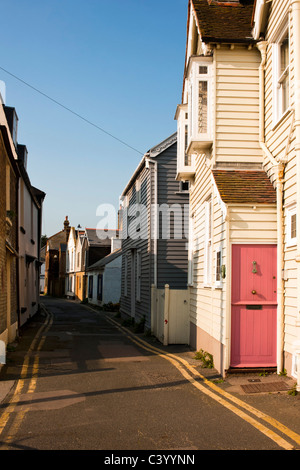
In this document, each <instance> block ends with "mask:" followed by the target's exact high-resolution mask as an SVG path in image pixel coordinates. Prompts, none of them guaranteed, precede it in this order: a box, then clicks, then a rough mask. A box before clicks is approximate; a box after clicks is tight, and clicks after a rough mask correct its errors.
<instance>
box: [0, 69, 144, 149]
mask: <svg viewBox="0 0 300 470" xmlns="http://www.w3.org/2000/svg"><path fill="white" fill-rule="evenodd" d="M0 69H1V70H3V72H5V73H7V74H8V75H11V76H12V77H14V78H15V79H16V80H18V81H19V82H21V83H23V84H24V85H26V86H28V87H29V88H31V89H32V90H34V91H36V92H37V93H39V94H40V95H42V96H44V97H45V98H47V99H48V100H50V101H52V102H53V103H55V104H57V105H58V106H60V107H61V108H63V109H65V110H66V111H68V112H69V113H72V114H74V116H77V117H78V118H79V119H82V120H83V121H85V122H86V123H87V124H90V125H91V126H93V127H95V128H96V129H98V130H100V131H101V132H104V134H107V135H108V136H110V137H112V138H113V139H115V140H117V141H118V142H120V143H121V144H123V145H125V146H126V147H128V148H130V149H131V150H134V151H135V152H137V153H139V154H140V155H144V154H143V153H142V152H140V150H137V149H136V148H134V147H132V146H131V145H129V144H127V143H126V142H124V141H123V140H121V139H119V138H118V137H116V136H114V135H113V134H111V133H110V132H107V131H106V130H105V129H103V128H102V127H99V126H98V125H97V124H95V123H93V122H91V121H89V120H88V119H86V118H85V117H83V116H81V115H80V114H78V113H76V111H73V110H72V109H70V108H68V107H67V106H65V105H64V104H62V103H60V102H59V101H57V100H55V99H54V98H51V96H49V95H47V94H46V93H44V92H43V91H41V90H38V89H37V88H35V87H34V86H32V85H30V84H29V83H27V82H25V80H23V79H22V78H19V77H17V76H16V75H14V74H13V73H11V72H9V71H8V70H6V69H4V68H3V67H1V66H0Z"/></svg>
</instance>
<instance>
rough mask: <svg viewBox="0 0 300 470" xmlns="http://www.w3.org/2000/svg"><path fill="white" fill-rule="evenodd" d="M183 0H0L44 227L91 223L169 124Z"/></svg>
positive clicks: (6, 65) (10, 101) (12, 96)
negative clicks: (43, 195)
mask: <svg viewBox="0 0 300 470" xmlns="http://www.w3.org/2000/svg"><path fill="white" fill-rule="evenodd" d="M187 4H188V0H151V1H148V0H115V1H112V0H86V1H84V2H83V1H78V0H44V1H40V0H27V1H25V0H14V1H12V2H7V1H0V5H1V13H2V15H1V16H2V21H1V28H0V41H1V53H0V57H1V60H0V67H2V68H3V69H5V70H7V71H9V72H10V73H11V74H13V75H15V76H16V77H19V78H20V79H22V80H24V81H25V82H26V83H28V84H30V85H31V86H33V87H35V88H36V89H38V90H40V91H41V92H43V93H45V94H46V95H48V96H49V97H51V98H52V99H54V100H56V101H57V102H59V103H61V104H62V105H63V106H65V107H67V108H70V109H71V110H73V111H74V112H75V113H78V114H79V115H80V116H82V117H83V118H84V119H87V120H89V121H90V122H92V123H93V124H95V125H96V126H99V127H100V128H102V129H104V130H105V131H106V132H108V133H110V134H112V135H113V136H115V137H116V138H117V139H120V140H122V141H124V142H126V143H127V144H128V145H129V146H130V147H133V149H131V148H129V147H127V146H125V145H123V144H122V143H120V142H119V141H118V140H116V139H114V138H112V137H110V136H109V135H107V134H105V133H103V132H101V131H100V130H99V129H97V128H95V127H93V126H92V125H90V124H88V123H86V122H85V121H83V120H82V119H80V118H78V117H77V116H75V115H74V114H72V113H70V112H68V111H67V110H65V109H63V108H62V107H60V106H58V105H57V104H55V103H54V102H53V101H50V100H49V99H47V98H46V97H45V96H43V95H41V94H39V93H37V92H36V91H34V90H33V89H32V88H29V87H28V86H26V85H24V84H23V83H21V82H20V81H18V80H17V79H16V78H14V77H12V76H11V75H9V74H7V73H5V72H4V71H3V70H1V69H0V80H2V81H4V82H5V84H6V104H7V105H8V106H14V107H15V108H16V110H17V114H18V117H19V130H18V141H19V143H21V144H25V145H26V146H27V148H28V173H29V176H30V179H31V183H32V184H33V185H34V186H37V187H38V188H39V189H41V190H43V191H45V192H46V194H47V195H46V199H45V203H44V215H43V233H44V234H47V235H48V236H50V235H52V234H54V233H56V232H57V231H59V230H61V228H62V224H63V220H64V218H65V216H66V215H68V216H69V220H70V223H71V225H72V226H75V227H76V226H77V225H78V224H80V225H81V226H82V227H94V228H95V227H96V226H97V224H98V223H99V217H97V215H96V209H97V207H98V206H99V205H101V204H113V205H114V206H115V207H116V209H117V208H118V203H119V196H120V195H121V193H122V191H123V189H124V188H125V186H126V184H127V182H128V180H129V179H130V177H131V175H132V173H133V172H134V170H135V168H136V167H137V165H138V163H139V161H140V159H141V157H142V155H141V154H143V153H145V152H146V151H147V150H148V149H149V148H151V147H153V146H154V145H156V144H158V143H160V142H161V141H162V140H164V139H165V138H167V137H168V136H169V135H171V134H172V133H173V132H175V131H176V121H175V120H174V115H175V111H176V106H177V104H178V103H179V102H180V100H181V90H182V77H183V68H184V56H185V41H186V22H187Z"/></svg>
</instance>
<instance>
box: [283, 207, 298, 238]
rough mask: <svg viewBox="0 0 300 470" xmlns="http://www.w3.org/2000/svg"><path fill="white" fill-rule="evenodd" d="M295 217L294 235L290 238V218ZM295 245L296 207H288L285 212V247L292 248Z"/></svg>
mask: <svg viewBox="0 0 300 470" xmlns="http://www.w3.org/2000/svg"><path fill="white" fill-rule="evenodd" d="M294 216H295V217H296V223H295V225H296V234H295V236H294V237H292V217H294ZM296 245H297V206H296V205H293V206H292V207H289V208H288V209H287V212H286V246H287V247H292V246H296Z"/></svg>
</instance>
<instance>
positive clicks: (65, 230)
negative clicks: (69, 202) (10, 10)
mask: <svg viewBox="0 0 300 470" xmlns="http://www.w3.org/2000/svg"><path fill="white" fill-rule="evenodd" d="M70 230H71V228H70V222H69V219H68V216H67V215H66V218H65V221H64V232H66V242H67V241H68V238H69V234H70Z"/></svg>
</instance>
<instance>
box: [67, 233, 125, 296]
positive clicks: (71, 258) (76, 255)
mask: <svg viewBox="0 0 300 470" xmlns="http://www.w3.org/2000/svg"><path fill="white" fill-rule="evenodd" d="M118 237H119V231H118V230H103V231H99V232H98V231H97V229H93V228H86V229H84V230H81V229H76V230H75V228H73V229H72V230H71V231H70V236H69V239H68V248H67V268H66V291H65V292H66V295H67V297H70V298H74V299H78V300H84V299H86V298H87V297H88V284H87V270H88V268H89V267H90V266H91V265H93V264H95V263H96V262H98V261H99V260H101V259H102V258H104V257H105V256H106V255H108V254H110V252H111V249H112V238H113V239H114V238H116V239H118Z"/></svg>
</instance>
